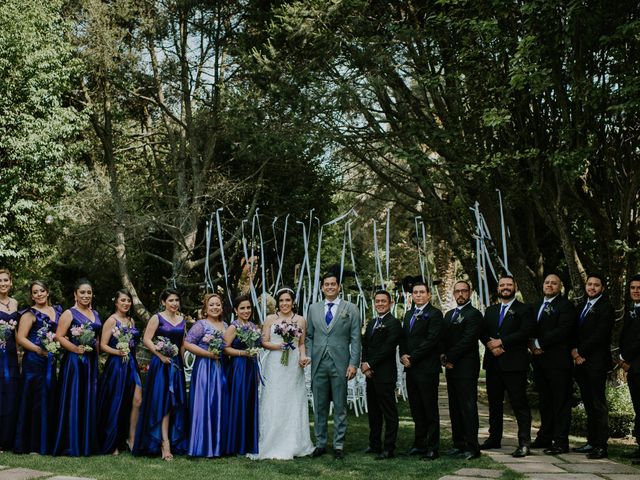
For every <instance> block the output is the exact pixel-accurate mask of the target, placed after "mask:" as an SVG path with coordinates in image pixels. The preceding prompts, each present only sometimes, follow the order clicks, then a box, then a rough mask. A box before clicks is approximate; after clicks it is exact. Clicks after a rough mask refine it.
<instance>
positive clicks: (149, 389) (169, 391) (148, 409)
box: [133, 314, 189, 456]
mask: <svg viewBox="0 0 640 480" xmlns="http://www.w3.org/2000/svg"><path fill="white" fill-rule="evenodd" d="M158 321H159V325H158V329H157V330H156V336H158V337H167V338H169V340H171V343H173V344H174V345H177V346H178V347H181V346H182V341H183V340H184V329H185V321H184V320H182V322H180V323H179V324H178V325H177V326H173V325H171V323H169V322H168V321H167V320H165V319H164V318H163V317H162V315H161V314H158ZM188 413H189V412H188V405H187V390H186V382H185V379H184V368H183V361H182V355H180V354H178V355H177V356H175V357H174V358H173V359H172V361H171V363H170V364H168V365H165V364H164V363H162V362H161V361H160V359H159V358H158V357H157V356H156V355H153V358H152V359H151V363H150V364H149V372H148V373H147V379H146V383H145V385H144V389H143V394H142V405H141V407H140V418H139V419H138V426H137V427H136V439H135V444H134V446H133V454H134V455H154V456H155V455H160V452H161V447H162V430H161V428H162V425H161V424H162V418H163V417H164V416H166V415H169V442H170V444H171V453H173V454H178V455H182V454H185V453H186V452H187V447H188V441H189V435H188V431H187V430H188V428H189V418H188V417H189V416H188Z"/></svg>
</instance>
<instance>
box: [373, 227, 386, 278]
mask: <svg viewBox="0 0 640 480" xmlns="http://www.w3.org/2000/svg"><path fill="white" fill-rule="evenodd" d="M377 230H378V228H377V223H376V221H375V220H374V221H373V257H374V265H375V269H376V271H377V272H378V275H379V276H380V285H381V288H382V289H383V290H384V288H385V281H384V276H383V275H382V259H381V258H380V251H379V250H378V232H377Z"/></svg>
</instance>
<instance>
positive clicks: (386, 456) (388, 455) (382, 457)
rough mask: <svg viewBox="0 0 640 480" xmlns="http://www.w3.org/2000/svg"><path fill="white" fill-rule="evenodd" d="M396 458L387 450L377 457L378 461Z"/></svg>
mask: <svg viewBox="0 0 640 480" xmlns="http://www.w3.org/2000/svg"><path fill="white" fill-rule="evenodd" d="M393 457H395V455H394V454H393V452H387V451H386V450H384V451H382V452H380V454H379V455H377V456H376V460H388V459H390V458H393Z"/></svg>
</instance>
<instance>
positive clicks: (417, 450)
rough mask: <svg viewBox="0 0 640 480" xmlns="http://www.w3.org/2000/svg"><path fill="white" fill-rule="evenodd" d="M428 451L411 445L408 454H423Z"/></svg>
mask: <svg viewBox="0 0 640 480" xmlns="http://www.w3.org/2000/svg"><path fill="white" fill-rule="evenodd" d="M425 453H427V451H426V450H425V449H424V448H416V447H411V448H410V449H409V451H407V455H409V456H412V455H423V454H425Z"/></svg>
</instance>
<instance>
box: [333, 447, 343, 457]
mask: <svg viewBox="0 0 640 480" xmlns="http://www.w3.org/2000/svg"><path fill="white" fill-rule="evenodd" d="M333 458H335V459H336V460H342V459H343V458H344V450H343V449H341V448H336V449H335V450H334V451H333Z"/></svg>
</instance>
